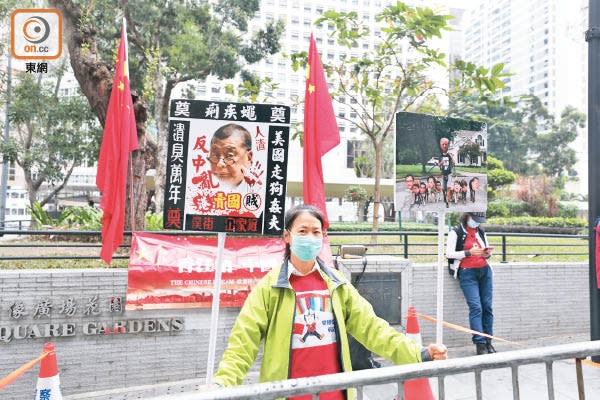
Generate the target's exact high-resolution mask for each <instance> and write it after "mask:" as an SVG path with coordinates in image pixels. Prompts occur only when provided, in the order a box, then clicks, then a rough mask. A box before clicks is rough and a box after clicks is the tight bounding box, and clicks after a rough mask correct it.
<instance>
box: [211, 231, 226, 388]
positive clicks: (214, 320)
mask: <svg viewBox="0 0 600 400" xmlns="http://www.w3.org/2000/svg"><path fill="white" fill-rule="evenodd" d="M226 235H227V233H225V232H219V233H218V238H219V242H218V250H217V262H216V265H215V279H214V288H213V301H212V311H211V313H210V337H209V339H208V359H207V361H206V384H207V385H210V384H211V383H212V377H213V371H214V366H215V350H216V348H217V328H218V324H219V300H220V299H219V297H220V294H221V273H222V271H223V268H222V267H223V249H224V248H225V238H226Z"/></svg>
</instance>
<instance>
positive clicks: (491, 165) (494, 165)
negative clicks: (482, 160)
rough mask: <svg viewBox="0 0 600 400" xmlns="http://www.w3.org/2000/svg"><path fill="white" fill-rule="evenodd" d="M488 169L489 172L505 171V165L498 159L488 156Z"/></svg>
mask: <svg viewBox="0 0 600 400" xmlns="http://www.w3.org/2000/svg"><path fill="white" fill-rule="evenodd" d="M487 169H488V171H492V170H494V169H504V163H503V162H502V161H500V160H498V159H497V158H494V157H492V156H488V158H487Z"/></svg>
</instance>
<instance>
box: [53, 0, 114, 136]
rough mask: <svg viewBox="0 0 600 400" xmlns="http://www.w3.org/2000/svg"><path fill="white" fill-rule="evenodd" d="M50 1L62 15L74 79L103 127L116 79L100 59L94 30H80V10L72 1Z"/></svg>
mask: <svg viewBox="0 0 600 400" xmlns="http://www.w3.org/2000/svg"><path fill="white" fill-rule="evenodd" d="M49 2H50V5H51V6H52V7H54V8H56V9H57V10H58V11H60V13H61V14H62V21H63V32H64V38H65V43H66V45H67V47H68V49H69V58H70V60H71V67H72V68H73V73H74V74H75V78H76V79H77V82H78V83H79V87H80V88H81V91H82V92H83V94H84V95H85V97H86V98H87V99H88V102H89V103H90V107H91V108H92V111H93V112H94V114H95V115H96V116H97V117H98V121H99V122H100V124H101V125H102V126H104V121H105V120H106V111H107V109H108V99H109V97H110V87H111V84H112V78H113V77H112V76H111V75H112V74H111V72H110V69H109V65H107V64H106V63H104V62H101V61H100V60H99V57H98V48H97V46H96V40H95V39H94V36H93V33H92V32H91V28H88V29H87V30H84V31H81V30H79V28H78V27H79V21H80V18H81V13H80V10H81V9H80V8H79V7H77V6H75V5H74V4H73V2H72V1H71V0H49ZM83 43H87V44H88V45H89V46H86V49H85V50H84V49H83V47H82V44H83Z"/></svg>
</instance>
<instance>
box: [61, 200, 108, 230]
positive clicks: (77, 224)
mask: <svg viewBox="0 0 600 400" xmlns="http://www.w3.org/2000/svg"><path fill="white" fill-rule="evenodd" d="M67 210H71V215H70V216H69V217H68V218H67V219H66V222H67V223H68V224H69V226H71V227H72V228H73V229H79V230H82V231H101V230H102V210H100V209H99V208H94V207H89V206H86V207H69V208H68V209H67Z"/></svg>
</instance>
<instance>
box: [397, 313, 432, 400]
mask: <svg viewBox="0 0 600 400" xmlns="http://www.w3.org/2000/svg"><path fill="white" fill-rule="evenodd" d="M406 336H407V337H408V338H409V339H411V340H413V341H414V342H415V343H417V344H418V345H420V346H422V345H423V340H422V339H421V332H420V331H419V321H418V320H417V312H416V311H415V308H414V307H409V309H408V321H407V323H406ZM404 398H405V399H406V400H435V399H434V397H433V393H432V392H431V386H429V378H422V379H415V380H412V381H406V382H405V383H404Z"/></svg>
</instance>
